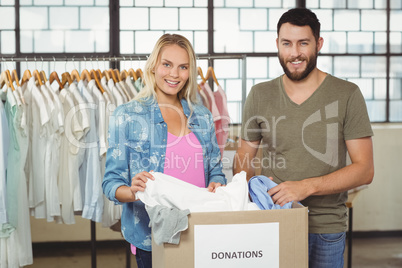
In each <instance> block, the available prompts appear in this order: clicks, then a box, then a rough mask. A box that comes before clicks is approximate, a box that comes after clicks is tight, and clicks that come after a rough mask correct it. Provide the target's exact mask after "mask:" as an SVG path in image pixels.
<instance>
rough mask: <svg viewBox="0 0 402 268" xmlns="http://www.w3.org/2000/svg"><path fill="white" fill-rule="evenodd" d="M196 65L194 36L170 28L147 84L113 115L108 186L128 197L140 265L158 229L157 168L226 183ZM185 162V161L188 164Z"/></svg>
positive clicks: (130, 231) (116, 196) (116, 195)
mask: <svg viewBox="0 0 402 268" xmlns="http://www.w3.org/2000/svg"><path fill="white" fill-rule="evenodd" d="M196 77H197V66H196V57H195V53H194V50H193V48H192V46H191V43H190V42H189V41H188V40H187V39H186V38H185V37H183V36H181V35H177V34H165V35H163V36H162V37H160V39H159V40H158V41H157V43H156V45H155V47H154V49H153V51H152V53H151V55H150V57H149V58H148V61H147V63H146V65H145V70H144V83H145V85H144V88H143V89H142V91H141V92H140V93H139V94H138V95H137V96H136V98H135V99H134V100H133V101H131V102H129V103H126V104H123V105H121V106H119V107H117V108H116V110H115V112H114V115H113V117H112V118H111V119H110V124H109V125H110V127H109V148H108V151H107V158H106V171H105V177H104V180H103V184H102V187H103V192H104V194H105V195H106V196H107V197H108V198H109V199H110V200H113V201H115V202H116V203H117V204H121V203H122V204H123V213H122V219H121V221H122V233H123V235H124V237H125V239H126V240H127V241H128V242H129V243H130V244H131V245H132V248H134V249H135V250H136V259H137V265H138V267H139V268H142V267H152V254H151V229H150V228H149V227H148V224H149V217H148V214H147V213H146V211H145V207H144V204H143V203H142V202H141V201H140V200H136V197H135V194H136V192H137V191H144V189H145V187H146V184H145V183H146V182H147V180H148V179H153V177H152V175H151V174H150V173H149V172H150V171H151V170H153V171H156V172H162V173H164V174H168V175H171V176H174V177H176V178H178V179H181V180H183V181H186V182H189V183H192V184H194V185H197V186H199V187H207V188H208V190H209V191H211V192H214V191H215V189H216V188H217V187H219V186H222V185H225V184H226V179H225V176H224V174H223V173H222V163H221V161H220V159H221V155H220V150H219V147H218V145H217V141H216V135H215V128H214V123H213V119H212V115H211V113H210V112H209V111H208V109H207V108H205V107H204V106H203V105H202V104H198V103H197V98H196V94H197V81H196ZM183 163H186V165H185V167H184V166H183Z"/></svg>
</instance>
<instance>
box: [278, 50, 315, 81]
mask: <svg viewBox="0 0 402 268" xmlns="http://www.w3.org/2000/svg"><path fill="white" fill-rule="evenodd" d="M278 57H279V62H280V63H281V66H282V68H283V71H284V72H285V74H286V76H287V77H288V78H289V79H290V80H292V81H301V80H303V79H304V78H306V77H307V76H308V75H309V74H310V73H311V71H312V70H314V69H315V67H316V66H317V52H316V53H315V54H314V55H312V56H311V57H309V58H308V59H306V58H305V57H299V58H292V59H290V60H289V61H287V62H294V61H299V60H307V66H306V69H304V71H302V72H296V71H295V72H293V73H292V72H290V71H289V69H288V67H287V66H286V62H285V59H284V58H282V57H281V56H280V55H278Z"/></svg>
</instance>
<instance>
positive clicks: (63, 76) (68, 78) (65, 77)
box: [61, 72, 73, 87]
mask: <svg viewBox="0 0 402 268" xmlns="http://www.w3.org/2000/svg"><path fill="white" fill-rule="evenodd" d="M67 83H68V84H69V85H71V84H72V83H73V79H71V76H70V73H69V72H64V73H62V74H61V84H62V85H63V87H64V86H65V85H66V84H67Z"/></svg>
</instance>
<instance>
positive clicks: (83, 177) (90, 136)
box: [78, 81, 103, 222]
mask: <svg viewBox="0 0 402 268" xmlns="http://www.w3.org/2000/svg"><path fill="white" fill-rule="evenodd" d="M78 86H79V88H80V91H81V92H82V94H83V98H84V100H85V101H86V105H85V109H86V110H87V111H89V122H90V128H89V131H88V133H87V135H86V136H85V137H84V139H83V141H82V143H81V149H83V150H84V155H83V156H84V161H83V163H82V165H81V166H80V168H79V173H80V184H81V195H82V199H83V200H84V206H83V209H82V217H83V218H86V219H91V220H93V221H96V222H101V220H102V211H103V197H102V187H101V184H102V177H101V167H100V162H99V147H98V146H99V145H98V144H99V139H98V135H97V133H96V132H97V127H96V123H95V122H96V119H95V111H96V110H97V107H96V105H95V101H94V98H93V97H92V95H91V94H90V93H89V90H88V89H87V88H86V86H85V85H84V84H83V83H82V82H81V81H80V84H79V85H78Z"/></svg>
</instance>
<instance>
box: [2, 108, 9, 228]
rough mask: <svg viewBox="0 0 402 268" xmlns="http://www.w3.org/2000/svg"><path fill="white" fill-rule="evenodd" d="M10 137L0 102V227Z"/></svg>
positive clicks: (5, 218)
mask: <svg viewBox="0 0 402 268" xmlns="http://www.w3.org/2000/svg"><path fill="white" fill-rule="evenodd" d="M9 144H10V135H9V129H8V121H7V117H6V111H5V109H4V105H3V101H1V100H0V225H1V224H3V223H6V222H7V221H8V220H7V213H6V193H7V191H6V167H7V155H8V146H9Z"/></svg>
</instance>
